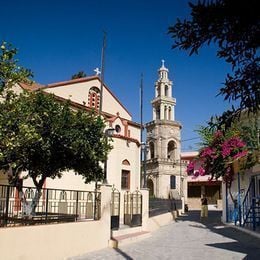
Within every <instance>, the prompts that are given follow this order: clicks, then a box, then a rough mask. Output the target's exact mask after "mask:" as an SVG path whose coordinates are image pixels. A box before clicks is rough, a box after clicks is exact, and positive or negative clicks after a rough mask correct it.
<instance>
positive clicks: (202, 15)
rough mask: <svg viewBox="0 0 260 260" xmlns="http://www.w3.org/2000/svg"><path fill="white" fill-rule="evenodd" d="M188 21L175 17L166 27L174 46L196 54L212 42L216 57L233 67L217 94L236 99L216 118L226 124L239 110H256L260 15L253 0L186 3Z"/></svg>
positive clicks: (259, 95) (259, 101)
mask: <svg viewBox="0 0 260 260" xmlns="http://www.w3.org/2000/svg"><path fill="white" fill-rule="evenodd" d="M189 6H190V8H191V20H187V19H185V20H183V21H181V20H179V19H178V20H177V22H176V23H175V24H174V26H171V27H169V34H170V35H171V37H172V38H173V40H174V44H173V48H179V49H181V50H185V51H188V52H189V54H190V55H192V54H194V53H195V54H198V51H199V50H200V49H201V47H202V46H203V45H205V44H206V45H209V44H211V43H214V44H215V45H216V46H217V47H218V51H217V56H218V57H219V58H224V59H225V61H226V62H228V63H230V64H231V66H232V70H233V74H232V75H231V74H227V77H226V80H225V83H224V86H223V87H222V88H221V89H220V92H219V94H221V95H223V96H224V99H225V100H229V101H238V103H239V106H238V107H236V108H235V107H232V110H229V111H227V112H225V113H223V115H222V116H220V117H219V119H220V123H221V124H223V123H225V124H226V126H227V127H229V126H230V125H231V123H232V120H233V119H234V117H237V116H239V115H240V113H241V111H242V110H244V109H247V110H248V111H253V112H258V111H259V105H260V88H259V55H258V54H259V51H257V50H259V45H260V41H259V39H260V19H259V18H260V15H259V11H258V3H257V1H256V0H248V1H235V0H215V1H198V3H197V4H193V3H189Z"/></svg>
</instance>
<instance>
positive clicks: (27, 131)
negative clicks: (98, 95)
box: [0, 42, 112, 194]
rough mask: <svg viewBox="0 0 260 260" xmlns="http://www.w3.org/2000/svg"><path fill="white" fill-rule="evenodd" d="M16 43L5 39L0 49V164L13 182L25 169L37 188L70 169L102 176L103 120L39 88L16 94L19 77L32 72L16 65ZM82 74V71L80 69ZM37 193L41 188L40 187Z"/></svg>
mask: <svg viewBox="0 0 260 260" xmlns="http://www.w3.org/2000/svg"><path fill="white" fill-rule="evenodd" d="M16 54H17V49H15V48H13V47H12V45H11V44H8V43H6V42H3V43H2V45H1V52H0V88H1V91H0V169H1V170H4V171H5V172H8V175H9V180H10V182H11V183H14V184H17V183H18V179H19V176H20V173H21V172H22V171H27V172H28V177H31V178H32V180H33V182H34V184H35V186H36V188H37V189H38V190H40V189H41V188H42V186H43V183H44V181H45V180H46V178H56V177H61V176H62V174H64V173H65V171H66V170H70V169H71V170H74V171H75V173H76V174H80V175H82V176H83V178H84V179H85V182H90V181H92V180H95V181H98V180H101V179H102V178H103V177H104V176H103V170H102V168H101V166H100V165H99V163H100V162H102V161H104V160H105V159H106V157H107V153H108V152H109V150H110V149H111V148H112V147H111V146H110V145H109V144H108V142H107V140H106V137H105V135H104V122H103V120H102V119H101V118H100V117H99V116H96V115H95V114H94V113H89V112H86V111H82V110H78V111H74V110H72V108H71V107H70V103H69V101H68V102H67V103H60V102H58V101H56V100H55V98H54V96H52V95H50V94H47V93H44V92H41V91H37V92H26V91H24V92H23V93H21V94H19V95H18V94H16V93H14V92H13V87H14V85H15V84H16V83H19V82H28V81H29V82H31V80H30V77H32V73H31V71H30V70H27V69H24V68H22V67H20V66H18V65H17V62H18V61H17V59H15V55H16ZM79 74H80V73H79ZM39 194H40V193H39Z"/></svg>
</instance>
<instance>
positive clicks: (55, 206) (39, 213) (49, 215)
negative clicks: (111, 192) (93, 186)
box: [0, 185, 101, 227]
mask: <svg viewBox="0 0 260 260" xmlns="http://www.w3.org/2000/svg"><path fill="white" fill-rule="evenodd" d="M100 202H101V194H100V192H95V191H79V190H61V189H45V188H44V189H42V190H41V191H40V192H38V191H37V190H36V188H33V187H22V189H21V190H20V191H18V189H17V188H16V187H13V186H9V185H0V227H5V226H17V225H35V224H49V223H61V222H74V221H81V220H98V219H100Z"/></svg>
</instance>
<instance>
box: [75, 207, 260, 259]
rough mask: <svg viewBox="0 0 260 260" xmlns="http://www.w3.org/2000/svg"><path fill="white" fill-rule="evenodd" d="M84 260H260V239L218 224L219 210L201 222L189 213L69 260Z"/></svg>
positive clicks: (197, 217) (196, 212)
mask: <svg viewBox="0 0 260 260" xmlns="http://www.w3.org/2000/svg"><path fill="white" fill-rule="evenodd" d="M86 259H100V260H101V259H109V260H110V259H140V260H143V259H147V260H150V259H151V260H153V259H160V260H164V259H178V260H180V259H185V260H187V259H188V260H189V259H200V260H201V259H210V260H214V259H221V260H225V259H233V260H234V259H250V260H251V259H260V239H259V238H256V237H253V236H251V235H249V234H246V233H244V232H241V231H239V230H237V229H234V228H232V227H229V226H224V225H223V224H221V222H220V212H219V211H209V218H208V219H207V220H203V221H201V220H200V217H199V211H191V212H189V213H188V215H187V216H182V217H179V218H178V220H177V222H173V223H171V224H169V225H167V226H164V227H162V228H160V229H159V230H158V231H155V232H154V233H152V236H151V237H150V238H147V239H144V240H142V241H139V242H136V243H132V244H129V245H125V246H122V247H121V248H120V249H112V248H107V249H104V250H100V251H96V252H92V253H89V254H85V255H83V256H80V257H73V258H70V260H86Z"/></svg>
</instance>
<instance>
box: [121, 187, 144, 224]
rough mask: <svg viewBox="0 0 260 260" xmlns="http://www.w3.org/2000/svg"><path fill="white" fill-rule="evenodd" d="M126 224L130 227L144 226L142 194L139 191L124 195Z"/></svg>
mask: <svg viewBox="0 0 260 260" xmlns="http://www.w3.org/2000/svg"><path fill="white" fill-rule="evenodd" d="M124 224H125V225H129V226H130V227H137V226H141V225H142V193H141V192H140V191H138V190H136V191H134V192H133V193H130V192H129V191H126V193H125V195H124Z"/></svg>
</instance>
